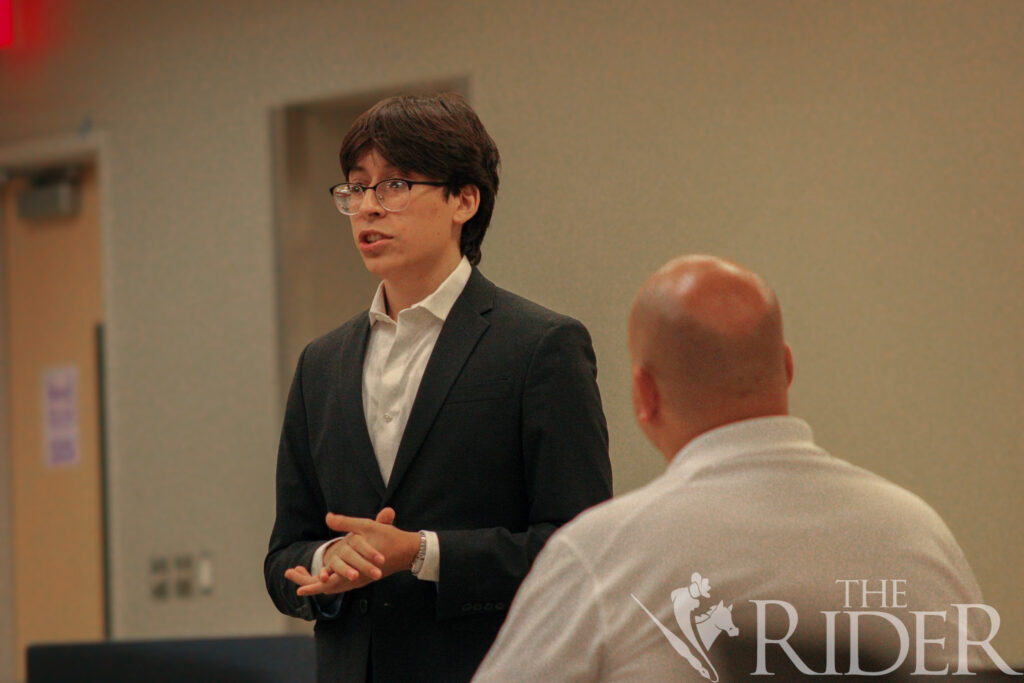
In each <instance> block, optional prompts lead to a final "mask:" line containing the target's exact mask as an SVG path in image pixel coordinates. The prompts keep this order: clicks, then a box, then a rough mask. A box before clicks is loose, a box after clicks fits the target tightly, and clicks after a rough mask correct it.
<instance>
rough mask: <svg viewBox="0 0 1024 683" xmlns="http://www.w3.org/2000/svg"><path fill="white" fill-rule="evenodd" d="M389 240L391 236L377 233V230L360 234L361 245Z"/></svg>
mask: <svg viewBox="0 0 1024 683" xmlns="http://www.w3.org/2000/svg"><path fill="white" fill-rule="evenodd" d="M389 239H391V236H390V235H385V234H384V233H382V232H377V231H376V230H365V231H363V232H361V233H359V243H360V244H375V243H376V242H380V241H381V240H389Z"/></svg>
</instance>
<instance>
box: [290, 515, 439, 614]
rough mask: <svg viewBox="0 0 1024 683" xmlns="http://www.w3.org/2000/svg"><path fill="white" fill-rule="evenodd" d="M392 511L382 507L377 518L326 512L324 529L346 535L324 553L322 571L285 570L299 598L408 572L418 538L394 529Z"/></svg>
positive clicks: (417, 546) (414, 534)
mask: <svg viewBox="0 0 1024 683" xmlns="http://www.w3.org/2000/svg"><path fill="white" fill-rule="evenodd" d="M394 521H395V511H394V509H393V508H389V507H387V508H384V509H383V510H381V511H380V512H379V513H377V518H376V519H367V518H363V517H346V516H345V515H336V514H334V513H333V512H329V513H327V526H328V527H330V528H331V529H333V530H334V531H341V532H346V533H345V536H343V537H342V538H339V539H338V540H337V541H335V542H334V543H332V544H331V545H330V546H328V547H327V549H326V550H325V551H324V557H323V565H324V566H323V569H321V570H320V572H319V573H318V574H317V575H316V576H313V575H312V574H310V573H309V570H308V569H306V568H305V567H303V566H297V567H292V568H291V569H288V570H286V571H285V573H284V576H285V578H286V579H288V580H289V581H291V582H292V583H295V584H297V585H298V586H299V588H298V590H297V591H296V592H297V593H298V594H299V595H303V596H309V595H330V594H334V593H344V592H346V591H350V590H353V589H356V588H361V587H363V586H365V585H366V584H368V583H371V582H373V581H378V580H380V579H382V578H384V577H385V576H390V575H392V574H394V573H395V572H398V571H402V570H405V569H408V568H409V567H410V565H412V561H413V558H415V556H416V553H417V551H418V550H419V544H420V536H419V534H418V533H416V532H412V531H402V530H401V529H399V528H398V527H396V526H394Z"/></svg>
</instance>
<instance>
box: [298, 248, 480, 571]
mask: <svg viewBox="0 0 1024 683" xmlns="http://www.w3.org/2000/svg"><path fill="white" fill-rule="evenodd" d="M472 272H473V267H472V266H470V265H469V261H468V260H467V259H466V257H465V256H463V257H462V260H461V261H459V265H458V266H456V267H455V270H453V271H452V273H451V275H449V276H448V278H447V279H446V280H445V281H444V282H442V283H441V286H440V287H438V288H437V289H436V290H435V291H434V292H433V294H431V295H430V296H428V297H427V298H425V299H423V300H422V301H420V302H419V303H416V304H414V305H412V306H410V307H409V308H407V309H405V310H403V311H401V312H399V314H398V319H397V320H394V319H392V318H391V317H390V316H389V315H388V313H387V306H386V302H385V298H384V297H385V291H384V283H383V282H382V283H380V285H379V286H378V287H377V293H376V294H375V295H374V297H373V303H372V304H371V305H370V311H369V316H370V339H369V341H368V342H367V345H366V357H365V359H364V360H363V411H364V412H365V415H366V428H367V431H369V433H370V443H372V444H373V452H374V454H375V455H376V457H377V465H378V466H379V467H380V474H381V476H382V477H383V478H384V483H385V484H387V482H388V480H389V479H390V478H391V471H392V469H394V466H395V457H396V456H397V455H398V446H399V445H400V444H401V442H402V435H403V434H404V433H405V426H406V424H408V422H409V413H410V412H411V411H412V404H413V402H414V401H415V400H416V393H417V392H418V391H419V388H420V380H422V379H423V372H424V371H425V370H426V368H427V361H429V360H430V354H431V353H433V351H434V345H435V344H437V338H438V337H439V336H440V335H441V328H442V327H443V326H444V322H445V320H447V319H448V314H449V313H450V312H451V310H452V306H454V305H455V301H456V299H458V298H459V296H460V295H461V294H462V290H463V289H465V287H466V283H467V282H469V276H470V275H471V274H472ZM424 533H425V534H426V536H427V554H426V559H425V560H424V562H423V567H422V568H421V569H420V571H419V573H418V574H417V575H416V576H417V577H418V578H420V579H423V580H426V581H438V579H439V578H440V571H441V566H440V555H441V551H440V545H439V542H438V539H437V534H436V533H434V532H433V531H425V532H424ZM335 540H337V539H332V540H330V541H328V542H327V543H324V544H323V545H322V546H320V547H319V548H317V551H316V553H315V554H314V555H313V563H312V567H311V571H312V572H313V573H314V574H315V573H317V572H319V571H320V569H322V568H323V554H324V551H325V550H326V549H327V546H329V545H331V543H333V542H334V541H335Z"/></svg>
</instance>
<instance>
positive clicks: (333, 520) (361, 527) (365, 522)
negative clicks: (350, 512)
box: [327, 512, 374, 532]
mask: <svg viewBox="0 0 1024 683" xmlns="http://www.w3.org/2000/svg"><path fill="white" fill-rule="evenodd" d="M373 523H374V522H373V520H372V519H365V518H363V517H349V516H347V515H336V514H334V513H333V512H328V513H327V526H328V527H330V528H331V529H334V530H335V531H355V532H360V531H366V530H367V529H369V528H370V525H371V524H373Z"/></svg>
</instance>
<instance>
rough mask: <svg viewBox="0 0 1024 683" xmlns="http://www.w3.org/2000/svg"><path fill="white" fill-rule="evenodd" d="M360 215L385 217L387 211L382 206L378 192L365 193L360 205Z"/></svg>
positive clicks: (369, 191)
mask: <svg viewBox="0 0 1024 683" xmlns="http://www.w3.org/2000/svg"><path fill="white" fill-rule="evenodd" d="M359 213H361V214H363V215H367V216H383V215H384V214H385V213H387V210H386V209H385V208H384V207H383V206H381V204H380V199H378V198H377V191H376V190H366V191H365V192H363V200H362V202H360V204H359Z"/></svg>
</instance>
